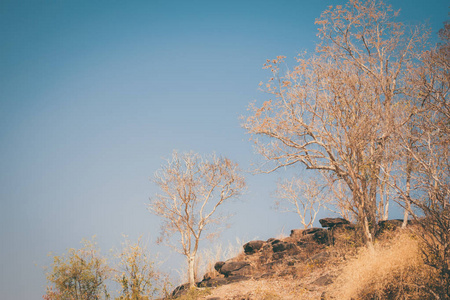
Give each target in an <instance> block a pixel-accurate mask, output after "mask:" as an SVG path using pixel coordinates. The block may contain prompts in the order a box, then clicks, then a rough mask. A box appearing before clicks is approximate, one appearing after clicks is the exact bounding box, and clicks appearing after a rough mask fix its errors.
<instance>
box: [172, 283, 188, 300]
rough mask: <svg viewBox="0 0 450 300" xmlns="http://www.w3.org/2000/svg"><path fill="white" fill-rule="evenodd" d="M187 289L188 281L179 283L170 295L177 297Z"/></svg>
mask: <svg viewBox="0 0 450 300" xmlns="http://www.w3.org/2000/svg"><path fill="white" fill-rule="evenodd" d="M188 289H189V283H185V284H182V285H179V286H177V287H176V288H175V289H174V290H173V292H172V297H173V298H178V297H180V296H181V295H183V294H185V293H186V292H187V291H188Z"/></svg>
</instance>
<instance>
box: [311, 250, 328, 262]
mask: <svg viewBox="0 0 450 300" xmlns="http://www.w3.org/2000/svg"><path fill="white" fill-rule="evenodd" d="M329 258H330V253H328V252H326V251H324V252H319V253H317V254H315V255H313V256H312V257H310V258H309V259H308V260H307V261H306V262H308V263H312V264H323V263H325V262H326V261H327V260H328V259H329Z"/></svg>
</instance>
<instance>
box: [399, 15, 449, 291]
mask: <svg viewBox="0 0 450 300" xmlns="http://www.w3.org/2000/svg"><path fill="white" fill-rule="evenodd" d="M440 38H441V44H439V45H438V47H437V48H435V49H432V50H430V51H427V52H425V53H424V54H423V56H422V61H423V63H424V64H423V66H422V68H420V72H418V73H416V74H414V75H415V76H413V77H412V79H411V82H410V84H411V86H414V87H415V91H414V92H415V93H416V102H415V114H414V116H413V118H412V125H411V126H410V127H411V130H409V131H403V132H400V138H401V141H402V146H403V149H404V151H405V152H404V153H405V156H407V160H408V161H409V168H408V169H407V170H406V175H407V185H406V188H402V186H401V184H400V183H399V182H398V181H397V182H396V188H397V191H398V192H399V194H400V197H402V198H405V199H408V203H411V204H412V205H413V207H415V208H416V209H418V214H419V215H420V216H422V217H423V218H421V219H420V222H419V224H420V225H421V227H422V229H423V230H422V231H421V232H420V233H421V236H422V241H423V245H424V248H423V252H424V254H425V262H426V263H427V264H428V265H430V266H432V267H433V268H435V269H436V270H438V271H439V278H438V283H437V285H436V287H435V293H436V294H438V295H440V296H441V299H449V295H450V99H449V98H450V23H449V22H447V23H445V26H444V28H443V29H442V30H441V31H440Z"/></svg>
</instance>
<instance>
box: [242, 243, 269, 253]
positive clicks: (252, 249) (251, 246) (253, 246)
mask: <svg viewBox="0 0 450 300" xmlns="http://www.w3.org/2000/svg"><path fill="white" fill-rule="evenodd" d="M264 243H265V242H264V241H250V242H248V243H247V244H245V245H244V252H245V254H247V255H249V254H254V253H256V252H257V251H258V250H259V249H261V248H262V246H263V245H264Z"/></svg>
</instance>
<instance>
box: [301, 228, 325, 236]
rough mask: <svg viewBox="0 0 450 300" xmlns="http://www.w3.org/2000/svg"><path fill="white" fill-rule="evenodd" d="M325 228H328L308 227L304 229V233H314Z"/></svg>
mask: <svg viewBox="0 0 450 300" xmlns="http://www.w3.org/2000/svg"><path fill="white" fill-rule="evenodd" d="M323 230H326V229H323V228H317V227H313V228H308V229H305V230H303V232H302V234H303V235H308V234H314V233H316V232H318V231H323Z"/></svg>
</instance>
